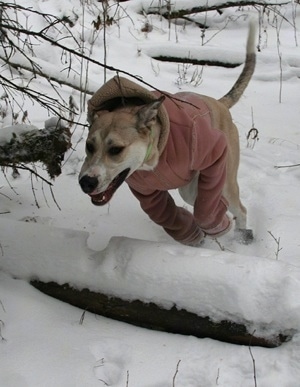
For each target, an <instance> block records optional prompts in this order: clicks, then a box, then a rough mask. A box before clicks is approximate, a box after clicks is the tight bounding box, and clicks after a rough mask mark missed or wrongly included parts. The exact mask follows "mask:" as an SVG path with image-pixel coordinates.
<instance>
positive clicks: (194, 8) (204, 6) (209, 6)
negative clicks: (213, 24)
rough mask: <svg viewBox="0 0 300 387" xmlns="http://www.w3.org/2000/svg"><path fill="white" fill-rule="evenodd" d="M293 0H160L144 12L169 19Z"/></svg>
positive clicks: (281, 3) (152, 3)
mask: <svg viewBox="0 0 300 387" xmlns="http://www.w3.org/2000/svg"><path fill="white" fill-rule="evenodd" d="M290 2H291V0H224V1H221V0H218V1H200V2H199V1H186V0H179V1H176V2H175V3H174V4H169V3H168V2H166V3H165V5H163V6H162V5H161V2H160V1H156V2H155V1H154V2H153V1H152V2H151V3H150V6H149V7H148V8H147V7H145V5H144V4H143V6H144V7H145V8H143V11H144V13H146V14H150V13H152V14H153V13H154V14H159V15H162V16H164V17H165V18H167V19H175V18H180V17H184V16H185V15H191V14H195V13H201V12H208V11H217V10H219V11H221V10H222V9H224V8H231V7H242V6H248V5H250V6H262V7H267V6H276V5H283V4H288V3H290Z"/></svg>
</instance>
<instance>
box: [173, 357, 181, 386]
mask: <svg viewBox="0 0 300 387" xmlns="http://www.w3.org/2000/svg"><path fill="white" fill-rule="evenodd" d="M180 362H181V360H178V363H177V366H176V371H175V374H174V376H173V384H172V386H173V387H175V380H176V377H177V374H178V370H179V364H180Z"/></svg>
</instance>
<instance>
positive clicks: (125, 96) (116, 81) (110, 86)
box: [88, 76, 170, 153]
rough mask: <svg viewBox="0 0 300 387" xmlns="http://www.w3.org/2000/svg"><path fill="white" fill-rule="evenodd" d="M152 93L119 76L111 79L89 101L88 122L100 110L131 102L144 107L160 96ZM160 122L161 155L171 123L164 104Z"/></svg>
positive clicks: (159, 117)
mask: <svg viewBox="0 0 300 387" xmlns="http://www.w3.org/2000/svg"><path fill="white" fill-rule="evenodd" d="M157 94H158V93H157V92H155V93H153V92H151V91H150V90H147V89H146V88H144V87H142V86H141V85H139V84H137V83H135V82H132V81H131V80H129V79H127V78H123V77H119V76H115V77H113V78H111V79H110V80H109V81H108V82H106V83H105V84H104V85H103V86H101V87H100V89H99V90H98V91H96V93H95V94H94V95H93V96H92V98H91V99H90V100H89V101H88V122H89V123H90V124H91V123H92V121H93V117H94V114H95V113H96V112H97V111H99V110H110V111H113V110H114V109H116V108H118V107H121V106H126V105H127V104H128V103H129V102H131V103H134V104H137V105H143V104H145V103H149V102H151V101H153V100H155V99H157V98H158V97H159V96H160V95H157ZM158 120H159V122H160V125H161V132H160V136H159V141H158V150H159V153H161V152H162V151H163V149H164V147H165V145H166V142H167V140H168V135H169V130H170V121H169V116H168V113H167V110H166V108H165V107H164V105H163V104H161V106H160V107H159V110H158Z"/></svg>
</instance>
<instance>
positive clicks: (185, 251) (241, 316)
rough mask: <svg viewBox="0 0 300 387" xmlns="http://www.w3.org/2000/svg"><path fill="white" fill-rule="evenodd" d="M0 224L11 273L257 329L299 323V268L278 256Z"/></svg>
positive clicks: (265, 332)
mask: <svg viewBox="0 0 300 387" xmlns="http://www.w3.org/2000/svg"><path fill="white" fill-rule="evenodd" d="M0 227H1V228H2V229H3V230H4V231H3V233H2V248H3V255H2V257H1V258H0V268H1V270H3V271H6V272H8V273H10V274H11V275H13V276H17V277H19V278H23V279H27V280H30V279H36V278H38V279H39V280H41V281H44V282H48V281H55V282H57V283H59V284H63V283H69V284H71V285H73V286H75V287H77V288H79V289H82V288H89V289H90V290H92V291H95V292H102V293H105V294H108V295H113V296H117V297H121V298H123V299H126V300H135V299H140V300H142V301H144V302H154V303H156V304H157V305H159V306H162V307H164V308H171V307H172V306H173V305H176V306H177V307H178V308H180V309H181V308H183V309H186V310H188V311H190V312H194V313H196V314H198V315H200V316H209V317H210V318H211V319H212V320H214V321H220V320H223V319H227V320H231V321H235V322H241V323H246V324H248V329H249V331H250V330H251V331H253V330H254V329H255V330H256V332H257V333H258V334H260V335H262V336H269V335H271V334H275V333H278V331H280V332H284V333H285V334H287V333H291V332H294V331H295V330H298V329H299V328H300V299H299V297H296V296H295V295H298V294H299V293H300V268H296V267H294V266H292V265H289V264H286V263H283V262H280V261H278V260H271V259H264V258H257V257H247V256H243V255H238V254H234V253H228V252H224V251H220V252H216V251H212V250H206V249H195V248H187V247H186V246H181V245H178V244H175V243H174V244H171V243H170V244H167V243H153V242H148V241H141V240H134V239H130V238H124V237H114V238H112V239H111V240H110V242H109V244H108V246H107V248H106V249H104V250H103V251H100V252H94V251H92V250H90V249H89V248H88V246H87V238H88V233H86V232H81V231H74V230H69V229H58V228H52V227H48V226H41V225H36V224H30V223H25V222H16V221H8V220H3V219H1V221H0ZM15 235H18V238H15Z"/></svg>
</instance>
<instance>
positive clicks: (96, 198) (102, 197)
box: [90, 168, 130, 206]
mask: <svg viewBox="0 0 300 387" xmlns="http://www.w3.org/2000/svg"><path fill="white" fill-rule="evenodd" d="M129 171H130V168H127V169H125V170H124V171H123V172H121V173H119V174H118V176H117V177H115V178H114V179H113V181H112V182H111V183H110V184H109V186H108V187H107V189H106V190H105V191H103V192H100V193H99V194H96V195H90V197H91V199H92V203H93V204H95V205H96V206H104V205H105V204H107V203H108V202H109V201H110V199H111V198H112V197H113V194H114V193H115V192H116V190H117V189H118V188H119V187H120V185H121V184H122V183H123V182H124V181H125V179H126V177H127V175H128V173H129Z"/></svg>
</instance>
